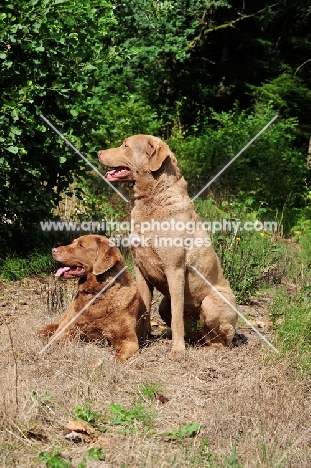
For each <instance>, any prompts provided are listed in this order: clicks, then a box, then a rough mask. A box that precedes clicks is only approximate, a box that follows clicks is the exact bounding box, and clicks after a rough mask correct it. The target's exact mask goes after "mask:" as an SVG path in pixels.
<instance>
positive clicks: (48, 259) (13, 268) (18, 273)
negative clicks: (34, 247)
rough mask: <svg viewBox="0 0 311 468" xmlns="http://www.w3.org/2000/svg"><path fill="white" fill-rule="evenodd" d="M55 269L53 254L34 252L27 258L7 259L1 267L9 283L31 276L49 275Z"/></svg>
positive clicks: (12, 257)
mask: <svg viewBox="0 0 311 468" xmlns="http://www.w3.org/2000/svg"><path fill="white" fill-rule="evenodd" d="M54 269H55V261H54V260H53V258H52V256H51V253H50V252H49V254H44V253H39V252H34V253H32V254H30V255H29V256H28V257H27V258H22V257H16V256H11V257H7V258H6V260H4V261H3V263H2V265H1V276H2V278H4V279H7V280H9V281H16V280H20V279H23V278H25V277H29V276H36V275H40V276H42V275H48V274H49V273H51V272H52V271H53V270H54Z"/></svg>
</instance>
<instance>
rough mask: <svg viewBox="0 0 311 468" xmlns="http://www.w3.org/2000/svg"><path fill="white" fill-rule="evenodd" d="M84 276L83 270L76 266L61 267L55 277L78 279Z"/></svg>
mask: <svg viewBox="0 0 311 468" xmlns="http://www.w3.org/2000/svg"><path fill="white" fill-rule="evenodd" d="M84 275H85V268H84V266H81V265H76V266H70V267H69V266H61V267H60V268H59V269H58V270H57V272H56V273H55V276H56V277H58V278H60V277H62V278H78V277H80V276H84Z"/></svg>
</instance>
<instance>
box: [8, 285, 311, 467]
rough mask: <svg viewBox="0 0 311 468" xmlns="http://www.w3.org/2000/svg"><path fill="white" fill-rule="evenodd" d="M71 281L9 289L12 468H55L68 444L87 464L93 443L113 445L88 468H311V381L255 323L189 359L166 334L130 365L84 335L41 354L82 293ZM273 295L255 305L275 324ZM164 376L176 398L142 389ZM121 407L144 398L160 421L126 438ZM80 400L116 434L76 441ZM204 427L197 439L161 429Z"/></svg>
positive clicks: (162, 382)
mask: <svg viewBox="0 0 311 468" xmlns="http://www.w3.org/2000/svg"><path fill="white" fill-rule="evenodd" d="M60 285H61V283H57V285H55V284H54V280H52V279H49V278H47V279H35V280H25V281H23V282H15V283H10V282H3V283H2V284H1V292H0V295H1V298H0V312H1V315H0V320H1V322H2V325H1V328H0V333H1V341H0V343H1V345H0V349H1V354H0V356H1V358H0V359H1V361H0V369H1V370H0V395H1V397H0V398H1V416H0V429H1V440H2V442H1V445H0V466H3V467H23V468H25V467H40V466H42V467H44V466H46V465H45V463H40V462H39V461H38V455H39V453H40V452H42V451H45V452H53V451H54V450H58V451H59V452H61V453H62V455H63V456H64V457H66V456H70V457H71V458H72V459H73V462H72V466H75V467H76V466H78V463H79V462H80V461H81V460H82V458H83V457H84V456H86V455H87V453H88V450H89V448H90V447H101V448H102V449H103V452H104V453H105V461H89V462H88V463H87V467H88V468H92V467H93V468H96V467H126V468H132V467H133V468H134V467H135V468H136V467H146V468H157V467H159V468H160V467H161V468H165V467H168V468H171V467H202V466H206V467H236V468H237V467H254V468H258V467H271V468H275V467H279V466H285V467H302V468H303V467H306V468H307V467H309V466H311V446H310V444H311V430H310V427H311V405H310V401H309V395H310V393H309V392H310V386H309V385H308V382H307V381H306V378H305V377H303V376H297V375H293V373H292V371H291V364H290V361H288V360H286V359H285V358H282V359H278V360H276V359H271V353H272V352H270V350H269V349H268V347H267V345H266V344H265V343H263V342H262V341H260V339H259V338H258V337H257V335H256V334H254V333H253V332H252V331H251V330H249V329H247V328H245V327H244V325H243V328H241V329H240V330H239V331H240V332H241V333H243V334H245V336H246V337H247V339H248V343H247V344H244V345H241V346H238V347H234V348H232V349H221V350H208V349H204V348H202V349H200V348H194V347H190V346H189V347H188V349H187V352H186V357H185V360H184V361H182V362H175V361H171V360H170V359H169V356H168V351H169V347H170V346H169V344H170V341H169V340H168V339H166V338H164V337H163V336H162V337H161V336H159V337H157V338H154V339H153V340H151V341H150V343H148V345H147V346H146V347H144V348H143V349H142V350H141V352H140V354H139V355H137V356H135V357H134V358H132V359H131V360H130V361H129V362H128V363H127V364H126V365H122V364H120V363H118V362H116V361H115V360H114V357H113V354H114V353H113V350H112V349H111V348H109V347H102V346H99V345H97V344H96V343H83V342H80V341H79V340H75V341H70V342H64V343H63V344H61V345H53V346H51V347H50V348H49V349H48V350H47V352H46V353H44V354H43V355H40V354H39V352H40V350H41V349H42V347H43V345H44V343H43V342H42V340H41V339H40V338H38V337H37V336H36V330H37V329H39V328H40V327H41V326H43V325H45V324H47V323H49V322H51V321H55V319H57V318H58V317H59V314H60V312H61V310H63V308H64V307H65V306H66V304H67V303H68V301H69V300H70V297H71V294H72V289H73V285H72V283H71V284H69V283H66V285H65V286H60ZM55 288H56V289H55ZM62 288H63V289H62ZM53 291H54V299H55V298H56V299H55V300H54V303H53V300H52V299H51V295H52V293H53ZM61 298H63V301H62V300H61ZM266 302H267V299H266ZM266 302H263V305H262V304H260V303H258V304H257V306H256V307H257V308H256V307H255V308H253V309H252V308H250V309H247V308H245V307H244V308H243V312H244V313H249V314H250V315H249V316H250V317H257V318H258V317H259V318H260V320H261V321H262V320H266V321H267V320H268V317H267V308H266ZM52 306H53V307H52ZM51 309H54V311H52V310H51ZM55 309H56V310H55ZM258 311H260V312H258ZM155 318H156V319H158V318H157V317H156V315H155ZM241 325H242V324H241ZM160 330H161V329H160ZM267 336H268V337H270V338H271V335H269V333H268V335H267ZM99 363H101V364H100V365H99ZM304 379H305V380H304ZM152 383H153V384H157V386H158V387H159V388H161V393H162V394H163V395H164V396H165V397H167V398H168V401H167V402H166V403H161V402H160V401H159V400H158V399H156V398H147V397H146V396H145V395H144V394H143V393H142V390H141V389H142V386H143V385H146V384H147V385H150V386H151V384H152ZM110 403H118V404H120V405H121V406H122V407H123V408H131V407H133V405H135V404H137V403H141V404H143V405H144V406H145V407H146V409H147V411H148V412H149V413H152V412H153V413H155V414H156V419H155V421H154V422H151V423H150V424H148V423H143V422H140V423H137V424H136V425H134V426H133V427H132V430H131V431H127V433H125V434H124V433H122V431H121V429H122V427H121V426H118V425H113V424H112V419H113V418H112V415H111V413H110V411H109V404H110ZM77 405H78V406H80V407H83V408H87V407H88V406H90V407H91V408H92V409H93V410H96V411H98V412H100V413H102V414H103V420H104V422H105V424H106V426H107V431H106V432H105V433H102V434H98V435H95V436H92V437H89V438H87V437H86V440H85V441H84V442H78V443H77V442H76V443H75V442H72V441H70V440H67V439H65V437H64V434H63V429H64V427H65V426H66V424H67V422H68V420H70V419H74V409H75V406H77ZM194 422H198V423H200V430H199V433H198V434H197V435H195V437H185V438H182V439H180V440H179V439H177V440H170V437H162V436H161V434H164V433H168V432H171V431H172V430H176V429H178V428H179V427H182V426H186V425H188V424H190V423H194ZM171 439H172V438H171ZM175 439H176V438H175ZM206 440H208V442H209V445H208V450H207V449H205V450H204V449H203V446H204V441H206ZM64 460H66V459H65V458H64ZM67 461H68V459H67Z"/></svg>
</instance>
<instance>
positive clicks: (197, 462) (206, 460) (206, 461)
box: [189, 439, 217, 468]
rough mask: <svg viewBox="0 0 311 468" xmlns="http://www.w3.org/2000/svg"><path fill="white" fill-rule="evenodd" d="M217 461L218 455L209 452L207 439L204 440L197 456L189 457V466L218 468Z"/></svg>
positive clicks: (196, 453)
mask: <svg viewBox="0 0 311 468" xmlns="http://www.w3.org/2000/svg"><path fill="white" fill-rule="evenodd" d="M216 461H217V455H214V454H212V453H211V452H210V451H209V441H208V440H207V439H203V441H202V442H201V444H200V446H199V447H198V449H197V451H196V452H195V454H194V455H192V456H190V457H189V464H190V466H194V467H197V466H207V467H209V468H216V464H215V462H216Z"/></svg>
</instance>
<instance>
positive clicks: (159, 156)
mask: <svg viewBox="0 0 311 468" xmlns="http://www.w3.org/2000/svg"><path fill="white" fill-rule="evenodd" d="M98 158H99V160H100V162H101V163H102V164H104V165H105V166H108V167H111V168H113V170H110V171H108V172H107V173H106V174H105V176H104V177H105V179H107V180H108V181H110V182H135V181H136V180H137V178H138V176H139V174H145V173H146V172H147V173H148V172H149V173H154V172H156V171H158V170H159V169H160V168H161V167H162V165H163V163H164V161H165V160H166V159H167V158H173V159H174V162H175V164H176V159H175V157H174V155H173V153H172V152H171V150H170V148H169V147H168V145H167V144H166V143H164V141H162V140H160V138H157V137H155V136H152V135H133V136H131V137H129V138H126V139H125V140H124V141H123V143H122V145H121V146H119V147H118V148H111V149H107V150H101V151H99V152H98ZM176 167H177V166H176Z"/></svg>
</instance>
